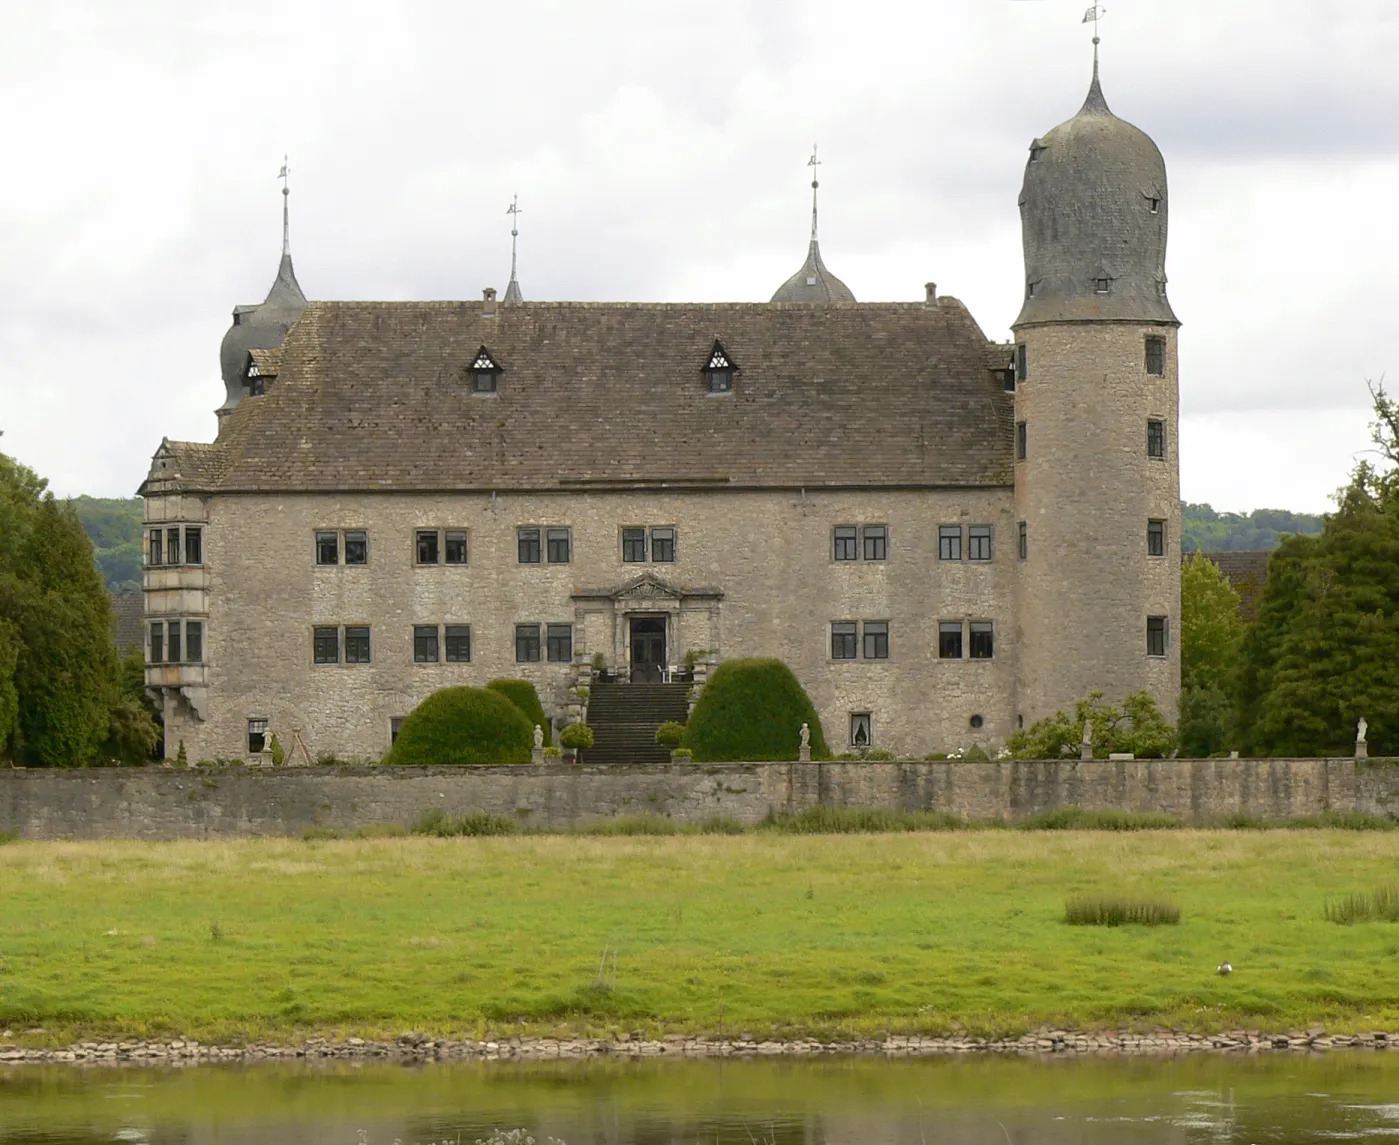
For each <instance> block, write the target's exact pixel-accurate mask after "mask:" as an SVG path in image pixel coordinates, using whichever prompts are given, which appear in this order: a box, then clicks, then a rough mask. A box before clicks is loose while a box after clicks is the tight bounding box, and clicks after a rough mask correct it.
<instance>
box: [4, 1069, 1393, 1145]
mask: <svg viewBox="0 0 1399 1145" xmlns="http://www.w3.org/2000/svg"><path fill="white" fill-rule="evenodd" d="M1396 1094H1399V1054H1371V1055H1360V1054H1354V1055H1344V1054H1341V1055H1333V1056H1330V1057H1322V1058H1301V1057H1287V1056H1280V1057H1277V1058H1271V1059H1268V1058H1261V1059H1260V1058H1201V1057H1196V1058H1186V1059H1179V1060H1174V1061H1154V1060H1149V1059H1124V1060H1103V1061H1087V1062H1084V1061H1047V1062H1037V1061H1022V1060H1002V1059H968V1060H935V1061H893V1062H885V1061H870V1060H862V1059H861V1060H842V1061H820V1062H807V1063H799V1062H774V1061H755V1062H737V1061H729V1062H690V1063H670V1062H668V1063H664V1064H662V1063H656V1062H644V1063H625V1062H605V1063H586V1064H584V1063H554V1064H540V1063H535V1064H530V1065H505V1064H486V1063H472V1064H462V1065H439V1066H424V1067H394V1066H369V1065H364V1066H356V1065H345V1064H339V1065H333V1066H301V1067H282V1066H263V1067H247V1068H215V1067H201V1068H198V1069H184V1070H171V1071H157V1070H134V1069H133V1070H75V1069H58V1068H52V1069H51V1068H42V1069H34V1068H24V1069H21V1068H10V1069H8V1070H5V1071H0V1145H97V1143H99V1142H100V1143H103V1145H108V1143H113V1142H128V1143H132V1145H357V1143H358V1142H360V1140H361V1134H363V1140H364V1141H366V1142H367V1145H392V1143H393V1142H394V1141H395V1140H398V1141H400V1142H402V1143H403V1145H410V1143H423V1145H426V1143H428V1142H434V1143H437V1142H443V1141H450V1142H454V1143H455V1142H457V1141H461V1142H464V1143H468V1145H469V1143H471V1142H474V1141H476V1140H477V1139H478V1138H484V1137H486V1136H488V1135H489V1133H490V1132H491V1130H492V1129H495V1128H507V1127H514V1126H523V1127H525V1128H527V1129H529V1131H530V1132H531V1133H533V1134H534V1136H535V1138H536V1140H537V1141H539V1142H541V1143H542V1142H543V1141H544V1140H545V1139H546V1138H547V1137H549V1136H554V1137H557V1138H560V1139H562V1140H564V1141H566V1142H568V1145H679V1143H683V1145H691V1143H693V1145H700V1143H703V1145H755V1143H757V1142H762V1143H764V1145H909V1143H913V1145H923V1143H926V1145H1029V1143H1034V1145H1069V1143H1074V1145H1108V1143H1112V1145H1207V1143H1208V1145H1265V1143H1271V1142H1277V1143H1283V1142H1285V1143H1287V1145H1306V1143H1309V1142H1330V1141H1338V1140H1348V1141H1388V1140H1393V1139H1396V1138H1399V1104H1396V1103H1395V1095H1396Z"/></svg>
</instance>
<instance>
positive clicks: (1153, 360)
mask: <svg viewBox="0 0 1399 1145" xmlns="http://www.w3.org/2000/svg"><path fill="white" fill-rule="evenodd" d="M1146 372H1147V373H1148V374H1152V375H1154V376H1155V377H1158V378H1161V377H1165V374H1166V339H1164V338H1162V337H1160V336H1159V335H1156V334H1149V335H1147V339H1146Z"/></svg>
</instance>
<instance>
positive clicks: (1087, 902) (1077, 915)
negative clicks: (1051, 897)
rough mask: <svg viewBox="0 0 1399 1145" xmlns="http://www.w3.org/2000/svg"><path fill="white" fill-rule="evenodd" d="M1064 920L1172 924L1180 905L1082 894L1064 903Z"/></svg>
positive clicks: (1101, 923) (1072, 922)
mask: <svg viewBox="0 0 1399 1145" xmlns="http://www.w3.org/2000/svg"><path fill="white" fill-rule="evenodd" d="M1064 921H1065V922H1067V923H1068V924H1069V925H1070V926H1176V925H1177V924H1179V922H1180V907H1178V906H1176V904H1175V903H1173V902H1171V901H1170V900H1169V899H1130V898H1118V897H1108V896H1084V897H1081V898H1072V899H1069V901H1068V902H1066V903H1065V904H1064Z"/></svg>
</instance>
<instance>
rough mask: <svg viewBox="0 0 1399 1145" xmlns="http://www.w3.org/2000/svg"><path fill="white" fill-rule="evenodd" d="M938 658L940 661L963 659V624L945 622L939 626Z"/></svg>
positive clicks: (959, 622)
mask: <svg viewBox="0 0 1399 1145" xmlns="http://www.w3.org/2000/svg"><path fill="white" fill-rule="evenodd" d="M938 658H939V659H940V660H960V659H961V658H962V622H961V621H960V620H944V621H942V622H941V623H939V624H938Z"/></svg>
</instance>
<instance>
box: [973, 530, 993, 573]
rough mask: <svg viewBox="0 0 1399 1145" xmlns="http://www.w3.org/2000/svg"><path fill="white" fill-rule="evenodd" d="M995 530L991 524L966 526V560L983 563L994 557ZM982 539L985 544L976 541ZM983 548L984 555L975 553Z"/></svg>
mask: <svg viewBox="0 0 1399 1145" xmlns="http://www.w3.org/2000/svg"><path fill="white" fill-rule="evenodd" d="M995 538H996V530H995V528H994V526H991V525H968V526H967V560H969V561H976V562H977V563H978V564H985V563H986V562H987V561H991V560H994V559H995V557H996V540H995ZM978 541H984V542H985V545H984V546H982V545H979V544H977V543H976V542H978ZM983 548H984V550H985V555H984V556H978V555H977V554H978V553H979V552H980V551H982V549H983Z"/></svg>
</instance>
